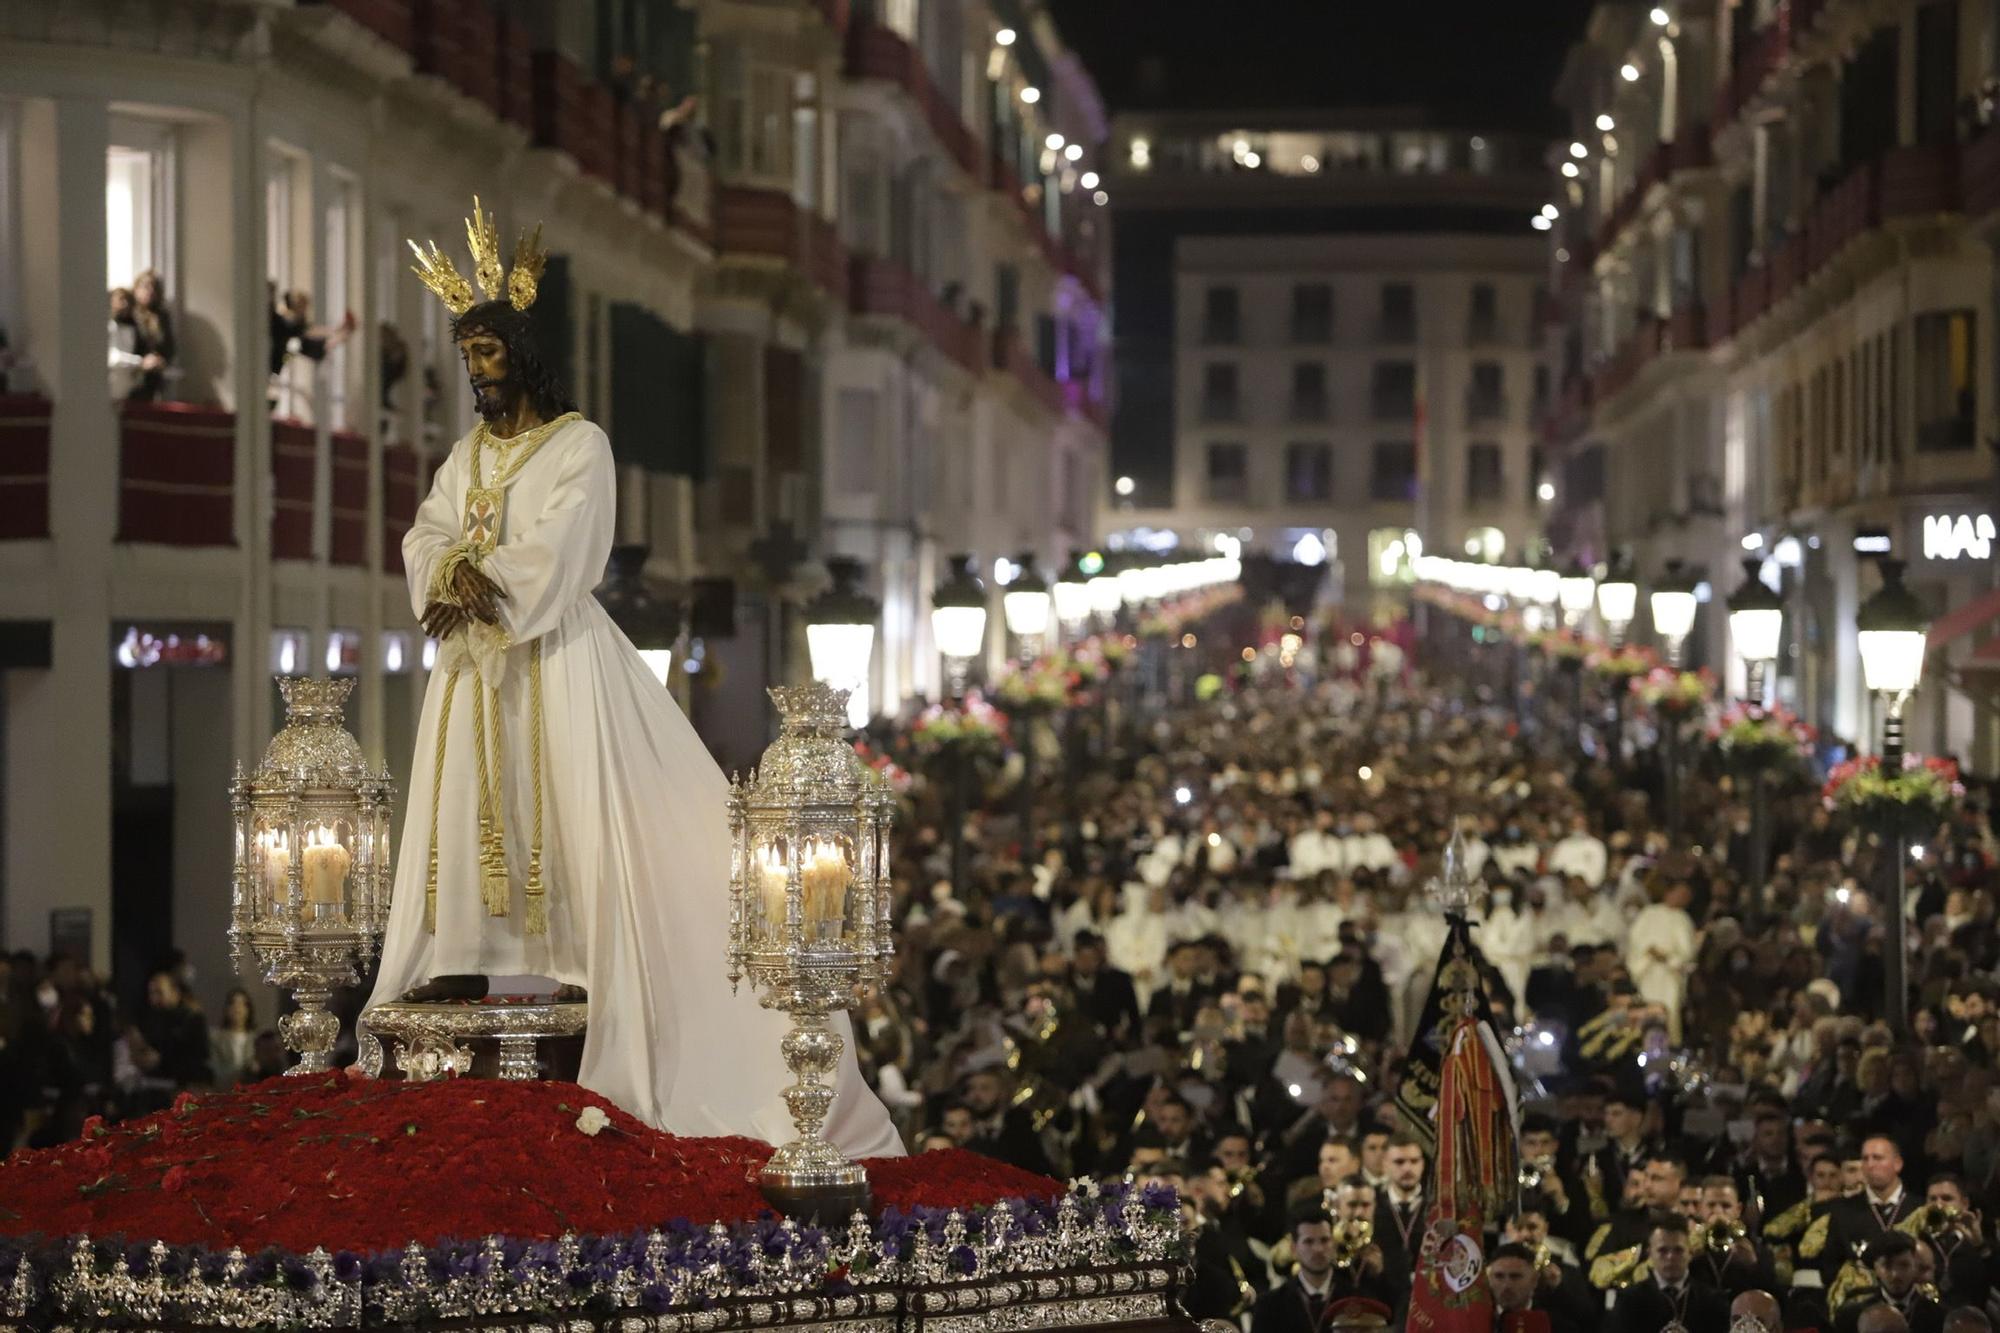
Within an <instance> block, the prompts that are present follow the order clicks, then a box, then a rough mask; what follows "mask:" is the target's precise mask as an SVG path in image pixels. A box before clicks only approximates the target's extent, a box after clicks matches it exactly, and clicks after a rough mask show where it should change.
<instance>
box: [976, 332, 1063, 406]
mask: <svg viewBox="0 0 2000 1333" xmlns="http://www.w3.org/2000/svg"><path fill="white" fill-rule="evenodd" d="M993 365H994V368H995V369H998V370H1004V371H1006V372H1007V373H1008V374H1010V375H1012V376H1014V377H1015V378H1016V379H1018V380H1020V381H1021V383H1022V385H1023V386H1024V387H1026V389H1027V390H1028V392H1029V393H1030V394H1032V395H1033V396H1034V398H1035V399H1036V401H1038V402H1040V403H1041V404H1042V406H1044V407H1046V408H1048V410H1049V411H1051V412H1053V413H1055V414H1057V415H1058V416H1060V415H1062V414H1063V413H1064V412H1065V411H1066V410H1067V409H1068V407H1069V401H1068V399H1067V397H1066V396H1065V395H1064V393H1063V388H1062V385H1060V384H1057V383H1056V381H1055V377H1054V376H1052V375H1050V374H1049V373H1048V372H1047V371H1046V370H1043V369H1042V368H1041V366H1040V365H1039V364H1037V363H1036V361H1035V358H1034V357H1033V356H1032V355H1030V354H1029V352H1028V349H1027V348H1026V347H1025V346H1023V345H1022V343H1021V340H1020V339H1019V338H1017V337H1015V336H1014V335H1013V334H1012V333H1010V332H1009V331H1007V330H1005V329H1002V330H1000V331H999V332H998V333H996V334H994V335H993Z"/></svg>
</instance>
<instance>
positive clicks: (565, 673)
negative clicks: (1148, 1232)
mask: <svg viewBox="0 0 2000 1333" xmlns="http://www.w3.org/2000/svg"><path fill="white" fill-rule="evenodd" d="M468 232H469V234H470V235H471V236H472V237H473V239H474V260H475V263H476V268H475V274H476V276H477V277H478V278H479V281H480V285H481V287H482V288H484V289H485V291H486V294H487V297H488V299H487V300H486V301H484V302H481V303H478V304H475V303H474V301H473V293H472V288H471V285H470V284H469V283H468V282H466V280H465V279H464V278H462V277H460V276H459V275H458V273H457V271H456V269H455V268H454V267H453V266H452V264H451V262H450V261H449V260H448V259H445V258H444V257H443V256H442V255H441V254H440V253H439V252H438V251H437V249H436V247H435V246H433V247H432V249H431V252H430V254H429V255H428V256H421V254H420V257H422V258H423V259H424V264H423V267H422V268H421V269H420V270H419V275H420V276H421V277H423V278H424V280H425V283H426V285H428V286H430V287H431V289H432V290H433V291H435V292H437V293H438V295H439V296H440V297H441V298H443V299H444V301H445V304H446V306H447V307H448V308H449V309H450V310H451V312H452V314H453V316H454V320H455V322H454V325H453V334H454V337H455V339H456V341H457V344H458V349H459V352H460V354H461V356H462V357H463V358H464V360H465V364H466V370H467V374H468V375H469V376H470V378H471V381H472V387H473V391H474V393H475V395H476V397H477V401H478V408H479V413H480V416H481V418H482V420H481V422H480V424H479V426H478V427H477V428H475V429H474V430H473V432H472V433H471V434H469V435H467V436H466V437H465V438H464V439H462V440H460V441H459V442H458V443H457V444H456V445H455V446H454V447H453V449H452V451H451V455H450V456H449V457H448V458H446V459H445V461H444V463H443V464H442V466H440V467H439V469H438V472H437V476H436V478H435V480H434V481H433V483H432V486H431V491H430V495H429V497H428V498H427V499H426V500H425V501H424V503H423V505H422V506H421V507H420V508H419V510H418V512H417V516H416V520H415V522H414V524H413V525H412V526H411V528H410V531H409V533H408V535H407V536H406V537H405V538H404V541H403V562H404V568H405V570H406V571H407V574H408V578H409V586H410V597H411V606H412V609H413V610H414V611H415V612H416V613H417V614H418V616H419V617H420V618H421V619H422V621H423V624H424V628H425V631H426V632H427V633H429V634H431V635H432V636H433V637H435V638H438V639H439V640H440V641H441V648H440V651H439V657H438V663H437V668H436V669H435V670H434V671H433V672H432V674H431V678H430V685H429V687H428V689H427V691H426V693H425V696H424V706H423V715H422V719H421V721H420V723H419V725H418V731H417V752H416V762H415V765H414V772H415V778H414V781H413V782H412V783H411V787H412V790H411V792H410V800H409V808H408V822H407V824H406V825H405V827H404V832H403V843H402V849H401V856H400V862H399V864H398V865H397V868H396V885H395V893H394V898H393V900H392V903H391V907H390V912H389V923H388V930H387V934H386V937H385V938H384V940H383V945H382V967H381V973H380V978H379V980H378V982H377V984H376V988H375V994H374V997H373V1000H372V1001H371V1003H377V1004H379V1003H382V1002H385V1001H388V1000H393V999H398V998H403V997H411V998H419V999H429V1000H439V1001H444V1000H474V999H478V998H480V997H482V996H484V995H485V993H486V988H487V979H488V977H490V976H518V977H541V978H546V979H548V980H549V981H553V982H555V983H558V984H559V986H560V987H561V993H565V994H568V995H577V994H587V995H588V998H589V1000H590V1023H589V1027H588V1030H587V1031H586V1033H585V1037H584V1046H583V1061H582V1069H581V1072H580V1074H579V1082H581V1083H582V1084H583V1085H584V1086H585V1087H587V1088H590V1089H591V1090H593V1091H595V1092H599V1093H602V1094H603V1095H604V1096H606V1097H608V1098H609V1099H611V1100H612V1101H613V1102H615V1103H617V1104H618V1105H619V1106H621V1107H623V1108H624V1109H625V1110H627V1111H629V1112H631V1113H632V1114H633V1115H635V1116H637V1117H638V1118H639V1119H641V1120H643V1121H645V1122H646V1123H647V1124H650V1125H653V1126H655V1127H658V1128H661V1129H665V1130H670V1131H672V1132H674V1133H677V1134H693V1135H719V1134H743V1135H750V1136H754V1137H757V1138H762V1139H765V1140H768V1141H771V1142H778V1143H782V1142H784V1141H786V1140H788V1139H790V1138H791V1137H792V1136H793V1134H794V1129H793V1124H792V1117H791V1114H790V1112H789V1111H787V1110H786V1108H785V1105H784V1103H783V1102H782V1101H781V1100H780V1098H779V1090H780V1089H781V1088H783V1087H784V1086H785V1085H786V1084H787V1083H789V1082H790V1081H791V1079H790V1076H789V1074H788V1072H787V1070H786V1069H785V1066H784V1062H783V1059H782V1056H781V1055H780V1052H779V1042H780V1040H781V1039H782V1038H783V1037H784V1035H785V1033H786V1031H787V1030H788V1023H787V1020H786V1019H785V1017H784V1015H782V1014H780V1013H777V1012H775V1011H772V1010H767V1009H764V1008H763V1007H761V1006H760V1005H759V1004H758V1002H757V1000H756V999H755V998H754V996H752V995H751V993H750V992H749V990H748V989H747V988H746V989H744V990H743V991H742V992H741V993H735V994H732V992H731V988H730V985H729V982H728V978H727V976H726V975H725V972H724V966H725V964H724V958H723V952H724V946H725V944H726V942H727V939H728V930H729V906H728V895H727V893H726V892H725V888H726V886H727V884H728V880H729V866H730V837H729V824H728V816H727V810H726V806H725V798H726V794H727V790H728V784H727V782H726V781H725V780H724V778H723V776H722V771H721V770H720V769H719V768H717V767H716V765H715V761H714V760H713V759H712V758H710V756H709V754H708V751H707V750H706V749H705V748H704V747H703V745H702V743H701V740H700V738H699V737H698V736H696V735H695V732H694V728H693V727H692V726H690V725H689V724H688V721H687V719H686V718H684V717H683V716H681V713H680V710H679V709H678V708H676V707H675V706H674V702H673V699H672V698H671V696H669V695H668V694H667V692H666V691H665V690H663V689H661V688H660V684H659V682H658V680H657V679H655V678H654V676H653V674H652V672H651V671H650V670H649V669H648V668H647V666H646V664H645V663H644V662H643V661H642V660H641V659H640V657H639V654H638V652H637V650H635V649H634V648H633V647H632V644H631V642H630V641H629V640H627V639H626V638H625V636H624V635H623V634H622V633H620V632H619V630H618V628H617V626H616V625H614V624H613V623H612V621H611V618H610V617H609V616H608V615H607V614H605V611H604V608H603V607H601V606H599V605H598V603H597V600H596V598H594V597H593V596H592V595H591V590H592V588H593V587H595V586H596V584H597V583H598V581H599V579H600V578H601V576H602V574H603V571H604V566H605V561H606V558H607V557H608V555H609V553H610V549H611V541H612V529H613V524H614V521H615V518H616V513H617V505H616V496H615V493H614V475H613V474H614V468H613V464H612V458H611V447H610V443H609V441H607V440H606V438H605V435H604V432H603V431H601V430H599V429H598V428H597V427H596V426H594V425H592V424H591V423H590V422H588V421H585V420H584V419H583V418H582V417H581V415H579V414H578V413H577V412H576V411H575V409H574V406H573V405H572V404H571V403H570V402H569V400H568V398H569V396H568V393H567V391H566V390H564V389H563V388H562V387H561V386H560V385H559V384H558V383H557V382H556V380H555V379H554V377H553V376H552V375H551V374H550V373H549V372H548V371H547V370H546V369H545V367H544V364H543V363H542V361H541V360H540V357H539V356H538V355H537V353H536V350H535V347H534V335H533V332H532V328H531V326H530V325H529V322H528V320H527V318H526V316H525V314H524V313H523V312H524V311H525V310H526V309H527V308H528V306H529V305H530V304H532V302H533V301H534V297H535V286H536V279H537V277H538V276H539V274H540V271H541V256H540V253H539V252H538V251H536V250H535V249H534V248H533V243H532V242H524V243H523V244H522V245H521V246H520V247H519V248H518V249H517V250H516V252H515V258H514V265H513V271H512V273H511V274H510V275H509V276H508V277H507V278H506V280H505V282H504V284H503V282H502V279H501V261H500V254H499V237H498V235H497V232H496V231H495V229H494V228H493V227H492V225H491V223H490V222H488V221H486V220H485V219H484V218H482V217H481V216H480V215H479V213H478V210H477V204H476V201H475V209H474V216H473V220H472V222H471V224H470V225H469V226H468ZM503 295H504V297H505V298H506V299H493V298H495V297H496V296H503ZM364 1022H365V1016H364ZM836 1030H837V1031H838V1032H839V1033H840V1034H841V1036H842V1038H843V1039H844V1043H845V1044H844V1047H843V1050H842V1054H841V1060H840V1065H839V1070H838V1073H837V1075H836V1079H835V1085H836V1090H837V1091H836V1097H835V1101H834V1106H833V1110H832V1113H831V1115H830V1116H829V1118H828V1121H827V1134H828V1136H829V1137H830V1138H831V1139H832V1140H833V1141H834V1142H835V1143H836V1144H838V1145H839V1146H840V1148H841V1149H842V1150H843V1151H844V1152H847V1153H849V1154H851V1155H854V1156H880V1155H895V1154H900V1153H901V1152H902V1151H903V1148H902V1143H901V1140H900V1139H899V1138H898V1136H897V1134H896V1130H895V1127H894V1126H893V1125H892V1124H891V1122H890V1119H889V1114H888V1111H887V1110H886V1109H885V1108H884V1107H883V1105H882V1103H881V1101H880V1100H879V1099H878V1098H877V1097H876V1096H875V1094H874V1093H873V1092H872V1091H870V1090H869V1088H868V1086H867V1084H866V1083H865V1082H864V1081H863V1079H862V1076H861V1071H860V1068H859V1066H858V1065H857V1064H856V1062H855V1056H854V1043H853V1041H852V1039H851V1037H850V1036H849V1033H848V1023H847V1019H846V1016H845V1015H841V1016H839V1017H838V1018H837V1020H836Z"/></svg>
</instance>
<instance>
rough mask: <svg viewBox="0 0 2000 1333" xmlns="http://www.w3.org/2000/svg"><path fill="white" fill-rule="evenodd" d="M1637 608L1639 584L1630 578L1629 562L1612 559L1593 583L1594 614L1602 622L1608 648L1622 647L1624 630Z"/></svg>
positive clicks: (1621, 559)
mask: <svg viewBox="0 0 2000 1333" xmlns="http://www.w3.org/2000/svg"><path fill="white" fill-rule="evenodd" d="M1638 609H1639V584H1638V583H1637V581H1635V580H1634V579H1633V577H1632V562H1631V561H1630V560H1629V559H1627V558H1626V557H1624V556H1622V555H1621V556H1614V557H1613V558H1612V561H1611V564H1610V566H1609V567H1608V568H1606V569H1605V571H1604V577H1603V578H1602V579H1600V580H1599V581H1598V584H1597V614H1598V615H1599V617H1601V618H1602V619H1603V621H1604V629H1605V633H1606V635H1607V636H1608V637H1609V638H1610V640H1611V646H1612V647H1614V648H1622V647H1624V646H1625V631H1626V629H1627V628H1628V627H1629V626H1630V625H1631V624H1632V613H1633V612H1635V611H1637V610H1638Z"/></svg>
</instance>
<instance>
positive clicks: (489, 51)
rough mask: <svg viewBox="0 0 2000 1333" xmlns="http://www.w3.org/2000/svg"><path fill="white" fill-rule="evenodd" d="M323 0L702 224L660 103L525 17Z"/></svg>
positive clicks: (433, 72)
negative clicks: (543, 42) (631, 92)
mask: <svg viewBox="0 0 2000 1333" xmlns="http://www.w3.org/2000/svg"><path fill="white" fill-rule="evenodd" d="M305 2H307V0H301V3H305ZM322 3H325V4H326V5H327V6H328V7H329V8H331V9H334V10H337V11H339V12H340V13H341V14H344V15H345V16H346V17H347V18H348V19H349V20H351V21H352V22H353V23H354V24H356V25H357V26H359V27H360V28H362V29H364V30H365V31H366V32H368V33H370V34H372V35H373V36H374V37H376V38H378V39H379V40H381V41H383V42H386V43H388V44H389V45H391V46H393V47H395V48H396V49H397V50H398V51H401V52H403V53H404V54H405V55H406V56H408V57H409V59H410V62H411V65H412V66H413V68H414V69H415V70H416V72H417V74H419V75H420V76H423V77H424V78H426V79H428V80H431V81H434V82H435V83H436V84H438V85H440V86H442V87H446V88H449V89H450V90H452V91H453V92H454V93H456V94H458V95H460V96H462V97H464V98H467V99H469V100H470V101H472V102H474V103H476V104H478V105H479V106H482V107H484V108H485V109H486V110H487V111H489V112H491V113H492V114H493V115H494V116H495V117H497V118H498V119H499V120H502V121H505V122H507V123H509V124H512V125H516V126H519V127H520V128H521V129H523V130H526V131H527V132H528V133H529V134H531V135H532V136H533V138H534V142H535V144H536V146H537V147H541V148H554V149H559V150H561V151H563V152H565V153H568V154H569V155H570V156H572V157H574V158H575V159H576V161H577V162H578V163H579V165H581V166H582V168H583V170H584V172H585V173H586V174H587V175H590V176H593V177H596V178H597V179H598V180H600V181H603V182H604V183H605V184H606V185H608V186H610V187H611V188H613V189H615V190H617V191H618V192H619V193H621V194H623V195H625V196H626V197H627V198H629V199H632V200H634V201H635V202H637V203H639V204H640V205H641V206H642V207H644V208H646V209H648V210H649V211H652V212H654V213H656V214H658V215H659V216H661V217H663V218H665V219H667V220H668V221H670V222H675V223H679V224H682V225H689V227H690V230H697V231H698V230H699V228H698V226H696V225H693V224H695V223H696V221H697V215H698V214H699V213H700V211H701V210H694V212H693V213H690V214H688V215H686V216H684V215H683V210H682V209H681V207H680V204H681V202H682V201H681V200H679V199H678V198H677V195H678V193H679V191H680V189H681V187H682V186H683V185H688V184H691V181H690V179H689V173H688V172H687V171H686V170H685V169H684V168H683V167H681V166H679V165H678V164H676V163H675V161H674V154H673V152H672V150H671V148H670V147H669V143H668V138H667V136H666V134H665V133H663V132H662V131H661V130H660V129H659V127H658V125H657V123H656V117H657V113H658V110H659V108H658V107H657V106H655V105H653V104H652V103H650V102H647V101H645V100H644V99H631V100H627V99H625V98H624V96H623V95H622V94H620V93H614V92H613V90H612V89H611V88H610V87H609V86H607V85H606V84H603V83H600V82H598V81H597V80H595V79H593V78H591V77H590V76H589V75H588V74H586V73H585V72H584V70H583V69H582V67H581V66H579V65H577V64H576V63H575V62H573V61H571V60H569V59H568V58H567V57H565V56H563V55H561V54H560V53H558V52H556V51H553V50H537V49H536V46H537V42H538V40H539V39H538V37H537V36H536V34H535V33H533V32H531V31H530V29H529V26H528V23H527V22H526V21H525V20H524V19H523V18H521V17H518V16H515V15H512V14H510V13H508V12H506V11H505V9H504V8H503V7H501V6H497V5H494V4H490V3H486V2H485V0H322ZM845 8H846V6H845V4H844V3H843V0H821V9H822V11H823V12H825V13H826V15H827V19H828V21H829V22H830V23H834V24H835V26H836V27H838V26H840V22H841V21H844V20H841V19H840V17H839V11H844V10H845ZM701 174H702V175H703V176H704V177H705V175H706V173H705V171H704V172H702V173H701Z"/></svg>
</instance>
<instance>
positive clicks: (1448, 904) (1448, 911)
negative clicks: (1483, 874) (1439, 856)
mask: <svg viewBox="0 0 2000 1333" xmlns="http://www.w3.org/2000/svg"><path fill="white" fill-rule="evenodd" d="M1424 892H1425V894H1426V895H1427V896H1428V897H1429V898H1430V900H1431V902H1432V903H1434V904H1435V905H1436V906H1437V909H1438V910H1439V911H1441V912H1443V913H1444V914H1445V915H1446V916H1467V915H1470V914H1471V911H1472V903H1473V900H1474V898H1476V897H1477V895H1478V893H1479V877H1478V876H1477V875H1475V874H1473V873H1472V849H1471V848H1469V847H1467V846H1466V843H1465V826H1464V825H1462V824H1457V823H1454V824H1453V825H1452V829H1451V841H1450V842H1447V843H1446V844H1445V846H1444V863H1443V865H1442V866H1440V867H1439V869H1438V874H1437V877H1436V878H1435V879H1433V880H1431V882H1430V883H1429V884H1427V885H1425V886H1424Z"/></svg>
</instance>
